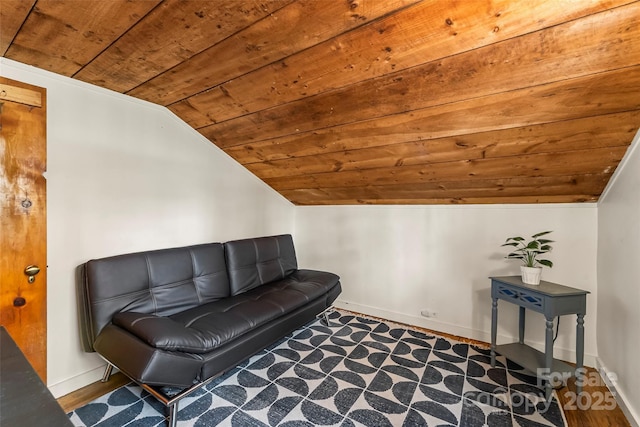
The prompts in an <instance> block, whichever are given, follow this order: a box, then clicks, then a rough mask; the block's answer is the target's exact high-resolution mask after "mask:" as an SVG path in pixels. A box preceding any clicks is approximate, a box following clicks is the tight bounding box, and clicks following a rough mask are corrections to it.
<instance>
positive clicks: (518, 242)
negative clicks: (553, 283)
mask: <svg viewBox="0 0 640 427" xmlns="http://www.w3.org/2000/svg"><path fill="white" fill-rule="evenodd" d="M549 233H551V231H543V232H541V233H536V234H534V235H533V236H531V240H530V241H529V242H526V241H525V239H524V238H523V237H519V236H517V237H509V238H508V239H507V240H506V241H505V243H504V244H503V245H502V246H512V247H514V248H516V249H514V250H513V251H512V252H511V253H509V255H507V256H506V257H505V258H508V259H519V260H521V261H522V262H523V264H524V265H522V266H521V267H520V272H521V273H522V281H523V282H524V283H526V284H528V285H539V284H540V275H541V274H542V267H541V266H543V265H544V266H546V267H549V268H551V267H553V262H551V261H549V260H548V259H538V257H539V256H540V255H542V254H546V253H547V252H551V250H552V249H553V248H552V247H551V245H549V243H553V240H549V239H543V238H541V237H542V236H546V235H547V234H549Z"/></svg>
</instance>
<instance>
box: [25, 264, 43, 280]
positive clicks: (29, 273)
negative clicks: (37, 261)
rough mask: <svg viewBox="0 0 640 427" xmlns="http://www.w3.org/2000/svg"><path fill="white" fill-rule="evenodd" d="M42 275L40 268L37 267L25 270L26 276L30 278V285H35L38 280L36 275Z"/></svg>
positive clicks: (28, 267) (31, 266) (30, 266)
mask: <svg viewBox="0 0 640 427" xmlns="http://www.w3.org/2000/svg"><path fill="white" fill-rule="evenodd" d="M38 273H40V267H38V266H37V265H28V266H27V268H25V269H24V274H26V275H27V276H29V279H28V280H29V283H33V282H34V281H35V280H36V274H38Z"/></svg>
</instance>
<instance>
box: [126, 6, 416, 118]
mask: <svg viewBox="0 0 640 427" xmlns="http://www.w3.org/2000/svg"><path fill="white" fill-rule="evenodd" d="M417 1H419V0H385V1H379V0H360V1H340V2H337V1H336V2H334V1H318V0H300V1H297V2H295V3H291V4H289V5H288V6H285V7H283V8H282V9H280V10H278V11H275V12H273V13H270V14H269V15H268V16H267V17H266V19H263V20H260V21H258V22H255V23H254V24H253V25H252V26H250V27H248V28H246V29H244V30H243V31H240V32H238V33H237V34H234V35H233V36H231V37H229V38H228V39H226V40H223V41H222V42H220V43H212V44H211V47H210V48H209V49H207V50H205V51H203V52H202V53H200V54H199V55H196V56H194V57H193V58H191V59H189V60H187V61H185V62H183V63H182V64H180V65H179V66H177V67H175V68H174V69H172V70H171V71H170V72H168V73H165V74H160V75H158V76H157V77H155V78H154V79H152V80H150V81H148V82H147V83H145V84H143V85H142V86H140V87H137V88H135V89H133V90H131V91H130V92H129V95H131V96H135V97H137V98H142V99H146V100H148V101H151V102H155V103H157V104H160V105H169V104H172V103H174V102H177V101H180V100H182V99H184V98H186V97H189V96H191V95H194V94H197V93H200V92H203V91H205V90H208V89H210V88H212V87H214V86H217V85H220V84H221V83H224V82H227V81H229V80H231V79H233V78H236V77H238V76H242V75H244V74H246V73H247V72H250V71H252V70H255V69H259V68H261V67H263V66H265V65H268V64H270V63H273V62H276V61H280V60H281V59H283V58H286V57H288V56H290V55H292V54H294V53H297V52H300V51H304V50H305V49H308V48H309V47H311V46H314V45H316V44H318V43H322V42H324V41H326V40H329V39H332V38H334V37H336V36H338V35H340V34H342V33H344V32H346V31H349V30H352V29H354V28H357V27H360V26H362V25H364V24H366V23H367V22H370V21H372V20H375V19H378V18H379V17H381V16H384V15H387V14H389V13H392V12H395V11H397V10H400V9H402V8H404V7H406V6H407V5H411V4H413V3H415V2H417ZM209 3H210V4H212V6H214V7H217V3H216V2H213V3H212V2H209ZM235 3H237V1H236V2H235ZM310 16H313V19H308V17H310ZM275 67H276V68H279V69H281V68H283V65H282V64H277V65H276V66H275ZM263 84H269V83H268V82H263ZM204 114H205V116H212V117H213V115H214V112H205V113H204Z"/></svg>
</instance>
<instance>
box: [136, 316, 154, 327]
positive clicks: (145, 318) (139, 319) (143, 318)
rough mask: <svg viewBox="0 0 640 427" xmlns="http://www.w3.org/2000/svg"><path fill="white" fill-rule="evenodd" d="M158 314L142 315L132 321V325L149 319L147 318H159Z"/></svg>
mask: <svg viewBox="0 0 640 427" xmlns="http://www.w3.org/2000/svg"><path fill="white" fill-rule="evenodd" d="M157 318H158V317H157V316H147V317H140V318H138V319H136V320H134V321H133V322H131V326H134V325H135V324H136V323H138V322H139V321H141V320H147V319H157Z"/></svg>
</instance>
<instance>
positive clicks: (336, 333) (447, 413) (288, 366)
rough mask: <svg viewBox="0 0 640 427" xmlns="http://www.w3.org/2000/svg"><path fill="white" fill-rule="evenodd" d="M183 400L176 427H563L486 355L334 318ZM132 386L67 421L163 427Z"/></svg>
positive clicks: (159, 413)
mask: <svg viewBox="0 0 640 427" xmlns="http://www.w3.org/2000/svg"><path fill="white" fill-rule="evenodd" d="M330 319H331V325H330V327H326V326H325V325H324V324H322V323H321V322H320V321H318V320H316V321H314V322H311V323H310V324H308V325H306V326H304V327H302V328H300V329H298V330H296V331H295V332H293V333H292V334H290V335H289V336H287V337H286V338H285V339H283V340H281V341H280V342H278V343H276V344H274V345H272V346H271V347H269V348H267V349H265V350H263V351H261V352H260V353H258V354H256V355H254V356H253V357H251V358H250V359H248V360H246V361H245V362H244V363H242V364H241V365H239V366H238V367H236V368H235V369H233V370H231V371H230V372H227V373H226V374H225V375H223V376H222V377H220V378H217V379H216V380H215V381H213V382H211V383H210V384H208V385H207V386H206V387H203V388H202V389H200V390H199V391H198V392H196V393H194V394H193V395H191V396H190V397H188V398H185V399H183V400H182V401H181V402H180V406H179V411H178V426H179V427H187V426H193V427H204V426H206V427H209V426H238V427H244V426H250V427H262V426H272V427H275V426H280V427H311V426H340V427H355V426H370V427H383V426H464V427H467V426H468V427H476V426H477V427H482V426H523V427H528V426H531V427H538V426H565V425H566V421H565V419H564V414H563V413H562V410H561V408H560V406H559V404H558V401H557V398H556V396H555V393H554V396H553V397H552V399H551V401H550V402H547V401H546V400H545V399H544V390H543V389H541V388H540V387H538V386H537V380H536V378H535V377H533V376H531V375H530V374H529V373H527V372H526V371H524V370H523V368H522V367H520V366H518V365H516V364H514V363H512V362H510V361H507V360H505V358H504V357H502V356H499V357H498V358H497V363H496V367H495V368H492V367H491V364H490V357H489V350H488V349H487V348H483V347H478V346H474V345H470V344H467V343H463V342H458V341H454V340H451V339H448V338H445V337H441V336H438V335H434V334H427V333H424V332H420V331H417V330H413V329H411V328H410V327H407V326H406V325H398V324H394V323H391V322H382V321H380V320H375V319H371V318H367V317H363V316H355V315H352V314H350V313H344V312H340V311H335V312H333V313H332V314H331V316H330ZM164 414H165V407H164V405H162V404H161V403H159V402H157V401H156V400H155V399H154V398H153V397H152V396H151V395H149V394H148V393H147V392H146V391H144V390H142V389H141V388H139V387H138V386H137V385H135V384H134V383H131V384H128V385H126V386H123V387H121V388H119V389H117V390H115V391H113V392H111V393H109V394H107V395H105V396H102V397H100V398H99V399H96V400H95V401H93V402H91V403H89V404H87V405H85V406H83V407H81V408H78V409H76V410H75V411H73V412H71V413H70V414H69V417H70V419H71V421H72V422H73V423H74V425H75V426H78V427H88V426H100V427H123V426H127V427H155V426H164V425H165V420H164Z"/></svg>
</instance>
